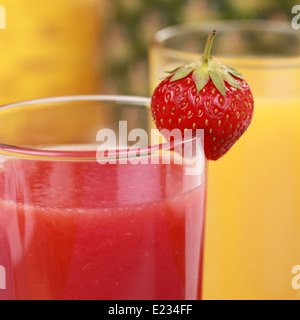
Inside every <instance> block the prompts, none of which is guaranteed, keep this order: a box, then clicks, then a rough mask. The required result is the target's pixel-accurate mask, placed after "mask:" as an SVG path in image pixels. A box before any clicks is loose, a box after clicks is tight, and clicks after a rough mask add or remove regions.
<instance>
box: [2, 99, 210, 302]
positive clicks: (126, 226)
mask: <svg viewBox="0 0 300 320" xmlns="http://www.w3.org/2000/svg"><path fill="white" fill-rule="evenodd" d="M83 110H84V112H83ZM103 114H105V117H103ZM85 115H86V116H85ZM91 115H92V116H91ZM149 119H151V112H150V108H149V99H148V98H141V97H129V96H126V97H124V96H73V97H62V98H50V99H40V100H34V101H28V102H23V103H16V104H13V105H8V106H4V107H2V108H1V109H0V245H1V250H0V266H2V267H4V268H5V270H6V289H5V290H0V300H1V299H22V300H31V299H34V300H39V299H47V300H49V299H50V300H56V299H59V300H74V299H76V300H77V299H80V300H81V299H84V300H86V299H88V300H89V299H93V300H94V299H101V300H115V299H116V300H127V299H132V300H139V299H146V300H148V299H151V300H156V299H167V300H168V299H180V300H181V299H201V297H202V252H203V238H204V233H203V229H204V215H205V212H204V210H205V196H206V180H205V176H206V171H205V157H204V153H203V135H202V134H201V133H199V134H197V135H196V136H193V137H186V139H184V140H176V141H175V142H174V145H173V146H171V145H170V144H168V143H165V142H163V141H162V142H161V143H159V144H156V140H154V141H153V139H152V130H151V126H150V127H149V123H150V122H149ZM120 128H122V129H120ZM103 130H104V131H103ZM124 130H126V131H127V132H128V135H127V134H124V132H125V131H124ZM137 130H138V131H137ZM141 131H142V134H141ZM119 132H120V135H119ZM156 133H157V132H156ZM139 134H141V136H140V137H141V139H140V140H139ZM153 136H154V135H153ZM155 136H156V135H155ZM114 137H115V139H116V140H114ZM147 138H149V139H147ZM141 142H143V144H141ZM153 142H154V143H153ZM137 143H138V144H137ZM126 145H127V147H126ZM195 147H198V149H195ZM179 150H182V152H181V153H180V152H178V151H179ZM193 150H194V151H195V150H200V152H199V151H198V157H197V161H196V163H195V162H194V161H193V153H192V152H191V151H193ZM183 153H184V157H183V156H182V155H183ZM199 155H200V156H199ZM201 155H202V156H201ZM172 159H173V160H172ZM175 160H176V161H175ZM179 160H181V161H179ZM108 161H109V162H108ZM195 164H196V166H195Z"/></svg>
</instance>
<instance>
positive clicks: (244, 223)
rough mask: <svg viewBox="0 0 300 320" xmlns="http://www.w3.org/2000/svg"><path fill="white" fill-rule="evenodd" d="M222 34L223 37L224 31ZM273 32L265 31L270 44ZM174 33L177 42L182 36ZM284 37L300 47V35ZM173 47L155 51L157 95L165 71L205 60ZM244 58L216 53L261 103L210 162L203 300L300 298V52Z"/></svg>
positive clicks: (152, 57)
mask: <svg viewBox="0 0 300 320" xmlns="http://www.w3.org/2000/svg"><path fill="white" fill-rule="evenodd" d="M239 27H240V25H236V26H235V28H233V29H231V31H230V32H233V33H234V31H233V30H237V29H238V28H239ZM252 27H253V26H252ZM260 27H261V26H260V24H257V26H254V27H253V29H252V31H250V34H251V32H252V33H253V32H254V31H253V30H255V32H257V30H258V29H259V28H260ZM257 28H258V29H257ZM268 28H269V27H268ZM225 29H226V28H225ZM217 30H220V33H221V35H220V37H222V28H219V29H218V28H217ZM273 30H277V31H278V26H277V29H276V27H275V28H273ZM273 30H272V28H271V29H269V30H268V32H266V38H267V37H269V38H268V39H267V40H268V41H269V40H270V39H272V38H270V33H272V31H273ZM285 30H290V26H287V27H286V29H285ZM169 31H170V32H169V35H170V37H172V36H174V34H175V33H176V32H175V31H174V30H169ZM264 31H265V30H262V33H263V32H264ZM225 32H226V30H225ZM179 33H180V32H179ZM182 34H184V32H183V33H181V35H182ZM207 34H208V33H207ZM273 36H274V35H273ZM277 36H279V35H277ZM281 36H282V34H280V37H281ZM283 36H284V38H285V40H286V41H287V39H289V37H290V38H291V40H294V42H293V43H294V44H295V47H296V48H299V45H298V46H297V44H299V36H298V35H297V34H295V33H294V34H290V32H288V31H287V32H286V33H285V32H283ZM167 37H168V36H166V38H167ZM174 37H175V36H174ZM217 37H218V34H217ZM182 38H184V37H182ZM249 38H250V39H251V37H249ZM275 38H276V36H275V37H274V39H275ZM293 38H294V39H293ZM276 39H277V38H276ZM216 40H217V38H216ZM243 40H244V38H243V37H240V38H239V37H236V38H235V40H234V41H232V42H228V43H227V44H229V46H227V47H226V45H225V44H226V42H222V39H221V41H220V42H222V47H223V48H225V50H228V52H229V51H230V50H233V48H234V47H235V46H236V47H237V48H238V49H239V47H238V45H239V41H240V43H242V41H243ZM267 40H266V41H267ZM170 43H171V42H168V40H166V44H164V43H163V44H162V45H161V44H157V43H156V44H155V43H153V44H152V46H151V48H150V51H149V53H150V55H149V57H150V83H151V92H152V91H153V89H154V87H155V85H156V84H157V83H158V81H159V79H160V78H161V76H162V74H163V73H162V71H163V70H172V68H174V67H176V66H178V65H182V64H183V63H184V62H187V61H191V60H196V59H199V58H200V56H199V55H198V54H194V53H188V52H186V53H185V52H184V51H180V50H182V49H178V50H172V49H170V48H169V47H168V45H170ZM181 43H182V42H181ZM191 43H193V42H192V41H190V42H189V44H191ZM164 46H165V47H166V48H167V49H166V48H164ZM226 48H227V49H226ZM270 50H272V49H270ZM274 50H275V49H274ZM216 51H218V50H216ZM216 51H215V52H216ZM199 52H202V51H199ZM237 52H238V53H237V54H236V57H235V58H229V57H226V58H225V57H224V56H223V57H221V56H220V57H218V53H220V54H222V52H221V49H219V51H218V52H217V54H216V55H215V56H214V49H212V54H213V56H214V59H215V60H219V61H221V62H223V63H224V64H226V65H229V66H231V67H234V68H236V69H238V70H239V71H240V72H242V73H244V74H245V77H246V79H247V82H248V83H249V85H250V88H251V89H252V93H253V96H254V100H255V108H254V119H253V122H252V124H251V126H250V127H249V129H248V131H247V132H246V133H245V135H244V136H243V137H242V138H241V140H240V141H238V142H237V143H236V145H234V146H233V147H232V149H231V151H229V152H228V154H226V155H225V156H224V157H223V158H221V159H220V160H218V161H216V162H210V163H209V169H208V199H207V223H206V242H205V265H204V299H299V298H300V290H295V289H294V288H293V286H292V284H291V282H292V279H293V277H294V276H295V274H292V268H293V266H295V265H300V256H299V252H300V233H299V230H300V197H299V194H300V58H299V57H300V53H299V50H298V51H297V50H294V53H293V55H292V54H290V53H287V54H286V57H284V54H281V53H280V54H279V55H278V57H275V55H274V56H272V55H271V53H272V52H270V53H269V54H268V56H269V57H265V56H259V55H257V56H255V53H253V52H251V53H249V54H248V55H247V52H246V53H245V55H241V53H240V51H237ZM230 55H231V56H232V55H233V54H232V52H230V54H229V56H230ZM297 55H298V57H297Z"/></svg>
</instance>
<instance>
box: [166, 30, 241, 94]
mask: <svg viewBox="0 0 300 320" xmlns="http://www.w3.org/2000/svg"><path fill="white" fill-rule="evenodd" d="M215 36H216V30H213V31H212V32H211V33H210V35H209V37H208V39H207V43H206V46H205V50H204V53H203V56H202V58H201V59H200V60H199V61H197V62H192V63H190V64H187V65H184V66H182V67H179V68H176V69H175V70H173V71H170V72H168V73H172V74H173V76H172V77H171V80H170V82H174V81H177V80H180V79H182V78H184V77H186V76H187V75H189V74H190V73H191V72H193V74H192V77H193V80H194V82H195V84H196V87H197V91H198V92H200V90H202V89H203V88H204V87H205V85H206V84H207V83H208V81H209V80H210V79H211V80H212V81H213V83H214V85H215V86H216V88H217V89H218V90H219V91H220V93H221V94H222V95H223V96H225V94H226V85H225V81H226V82H228V83H229V84H230V85H231V86H232V87H234V88H236V89H239V90H242V89H241V87H240V85H239V83H238V81H237V79H235V78H234V77H236V78H238V79H241V80H244V81H245V79H244V78H243V75H242V74H241V73H240V72H238V71H237V70H235V69H233V68H231V67H227V66H225V65H223V64H221V63H219V62H216V61H213V60H212V58H211V55H210V51H211V47H212V44H213V40H214V38H215Z"/></svg>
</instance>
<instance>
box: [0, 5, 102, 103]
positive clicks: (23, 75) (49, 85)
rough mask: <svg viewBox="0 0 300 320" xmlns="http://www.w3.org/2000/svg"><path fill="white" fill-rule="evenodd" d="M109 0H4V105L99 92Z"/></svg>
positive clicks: (0, 36) (0, 47)
mask: <svg viewBox="0 0 300 320" xmlns="http://www.w3.org/2000/svg"><path fill="white" fill-rule="evenodd" d="M105 1H106V0H52V1H49V2H45V1H40V0H30V1H27V0H2V1H1V6H2V8H4V9H5V16H6V29H5V30H4V29H3V30H2V29H1V30H0V51H1V59H0V104H5V103H9V102H12V101H20V100H26V99H32V98H40V97H47V96H54V95H57V96H58V95H69V94H90V93H96V92H97V90H98V87H99V81H100V80H99V75H100V71H101V70H100V66H99V65H100V61H101V56H100V50H99V39H100V35H101V32H102V29H101V26H102V22H101V21H102V18H103V17H102V12H103V11H104V10H103V6H104V4H105Z"/></svg>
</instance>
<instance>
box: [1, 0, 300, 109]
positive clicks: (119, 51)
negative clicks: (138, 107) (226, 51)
mask: <svg viewBox="0 0 300 320" xmlns="http://www.w3.org/2000/svg"><path fill="white" fill-rule="evenodd" d="M293 3H294V1H285V0H265V1H259V0H252V1H238V0H188V1H182V0H151V1H146V0H52V1H51V2H45V1H42V0H1V1H0V5H1V6H3V7H4V8H5V9H6V20H7V21H6V24H7V28H6V30H0V52H1V59H0V104H4V103H8V102H12V101H19V100H24V99H31V98H40V97H47V96H57V95H69V94H92V93H113V94H114V93H118V94H134V95H147V96H148V95H149V94H150V93H149V83H148V82H149V81H148V61H147V49H148V45H149V41H150V39H151V38H152V36H153V34H154V33H155V32H156V31H158V30H159V29H162V28H164V27H167V26H170V25H174V24H179V23H183V22H188V21H205V20H212V19H218V20H223V19H258V18H259V19H272V20H288V21H290V20H291V7H292V5H293ZM295 4H296V2H295ZM103 79H105V80H104V81H103Z"/></svg>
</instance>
